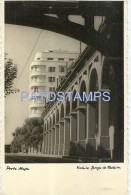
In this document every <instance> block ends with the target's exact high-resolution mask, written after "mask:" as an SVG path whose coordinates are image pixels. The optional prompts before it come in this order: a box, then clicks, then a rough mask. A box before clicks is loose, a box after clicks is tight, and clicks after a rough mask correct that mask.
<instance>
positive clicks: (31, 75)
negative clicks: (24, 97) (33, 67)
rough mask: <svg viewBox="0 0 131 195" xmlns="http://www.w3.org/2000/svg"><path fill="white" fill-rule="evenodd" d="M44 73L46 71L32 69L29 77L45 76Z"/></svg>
mask: <svg viewBox="0 0 131 195" xmlns="http://www.w3.org/2000/svg"><path fill="white" fill-rule="evenodd" d="M45 73H46V71H45V72H42V71H32V72H31V74H30V78H32V77H33V76H46V75H45Z"/></svg>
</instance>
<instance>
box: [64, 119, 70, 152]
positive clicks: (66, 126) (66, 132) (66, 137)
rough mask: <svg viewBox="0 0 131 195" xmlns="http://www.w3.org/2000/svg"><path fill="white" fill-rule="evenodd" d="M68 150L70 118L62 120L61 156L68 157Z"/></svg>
mask: <svg viewBox="0 0 131 195" xmlns="http://www.w3.org/2000/svg"><path fill="white" fill-rule="evenodd" d="M69 148H70V116H66V117H65V118H64V152H63V155H65V156H68V155H69Z"/></svg>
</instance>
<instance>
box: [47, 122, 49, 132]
mask: <svg viewBox="0 0 131 195" xmlns="http://www.w3.org/2000/svg"><path fill="white" fill-rule="evenodd" d="M48 130H49V124H48V120H47V131H48Z"/></svg>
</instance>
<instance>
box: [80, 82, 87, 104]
mask: <svg viewBox="0 0 131 195" xmlns="http://www.w3.org/2000/svg"><path fill="white" fill-rule="evenodd" d="M83 92H85V93H86V92H87V85H86V82H85V80H82V81H81V84H80V96H81V98H82V101H80V102H79V105H81V106H82V105H83V106H84V105H86V103H85V101H83Z"/></svg>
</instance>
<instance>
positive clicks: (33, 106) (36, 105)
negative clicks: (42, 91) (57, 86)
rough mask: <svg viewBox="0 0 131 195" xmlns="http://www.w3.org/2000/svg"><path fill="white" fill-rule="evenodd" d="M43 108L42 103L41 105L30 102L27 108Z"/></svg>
mask: <svg viewBox="0 0 131 195" xmlns="http://www.w3.org/2000/svg"><path fill="white" fill-rule="evenodd" d="M44 106H45V104H44V102H42V103H37V102H35V103H34V102H30V105H29V108H44Z"/></svg>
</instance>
